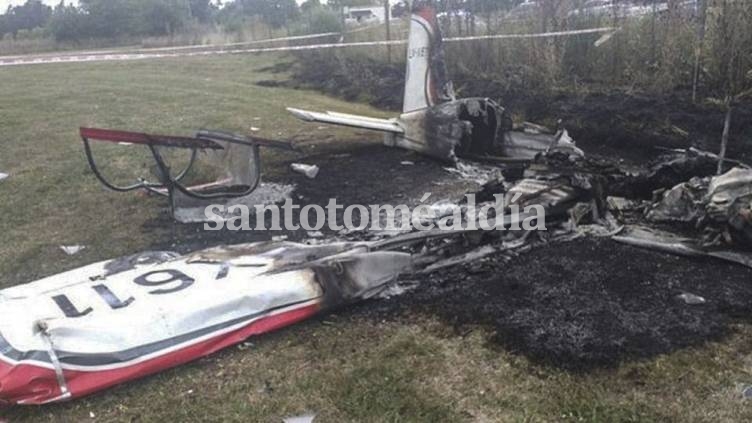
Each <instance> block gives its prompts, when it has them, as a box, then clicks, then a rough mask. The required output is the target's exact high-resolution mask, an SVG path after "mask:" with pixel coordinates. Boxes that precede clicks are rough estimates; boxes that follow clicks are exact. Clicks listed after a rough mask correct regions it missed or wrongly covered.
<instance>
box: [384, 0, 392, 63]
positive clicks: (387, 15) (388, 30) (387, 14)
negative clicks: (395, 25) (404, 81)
mask: <svg viewBox="0 0 752 423" xmlns="http://www.w3.org/2000/svg"><path fill="white" fill-rule="evenodd" d="M391 14H392V8H391V6H390V5H389V0H384V25H386V40H387V41H391V40H392V29H391V23H390V22H389V21H390V19H389V18H390V16H391ZM386 60H387V63H389V64H390V65H391V64H392V46H391V45H390V44H387V45H386Z"/></svg>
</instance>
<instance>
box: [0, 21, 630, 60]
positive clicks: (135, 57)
mask: <svg viewBox="0 0 752 423" xmlns="http://www.w3.org/2000/svg"><path fill="white" fill-rule="evenodd" d="M614 31H616V28H612V27H606V28H592V29H580V30H572V31H557V32H544V33H538V34H497V35H480V36H473V37H454V38H446V39H445V40H444V41H445V42H461V41H476V40H494V39H495V40H503V39H525V38H551V37H561V36H569V35H583V34H594V33H607V32H614ZM403 44H407V40H392V41H363V42H356V43H329V44H313V45H303V46H283V47H262V48H252V49H237V50H207V51H197V52H188V53H135V54H130V53H123V54H105V55H96V54H90V55H71V56H60V57H53V58H40V57H37V58H32V59H17V60H11V61H4V62H3V61H0V67H1V66H18V65H36V64H50V63H78V62H96V61H102V62H104V61H125V60H144V59H164V58H172V57H193V56H210V55H222V54H252V53H277V52H285V51H304V50H324V49H340V48H349V47H373V46H393V45H403ZM0 60H2V59H0Z"/></svg>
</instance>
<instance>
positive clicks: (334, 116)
mask: <svg viewBox="0 0 752 423" xmlns="http://www.w3.org/2000/svg"><path fill="white" fill-rule="evenodd" d="M287 111H288V112H290V113H292V114H293V116H295V117H296V118H298V119H302V120H304V121H307V122H321V123H330V124H332V125H341V126H349V127H352V128H363V129H371V130H374V131H381V132H390V133H393V134H403V133H404V132H405V130H404V129H403V128H402V127H401V126H400V125H399V124H398V123H397V122H396V121H395V120H393V119H377V118H371V117H366V116H358V115H349V114H346V113H335V112H325V113H319V112H309V111H307V110H300V109H294V108H292V107H288V108H287Z"/></svg>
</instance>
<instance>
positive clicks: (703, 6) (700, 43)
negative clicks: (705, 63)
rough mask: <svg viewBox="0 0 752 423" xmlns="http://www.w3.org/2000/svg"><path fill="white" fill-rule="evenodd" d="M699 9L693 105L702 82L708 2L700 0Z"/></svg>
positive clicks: (693, 79)
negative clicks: (701, 73) (701, 67)
mask: <svg viewBox="0 0 752 423" xmlns="http://www.w3.org/2000/svg"><path fill="white" fill-rule="evenodd" d="M697 7H698V8H699V9H700V10H699V12H700V16H699V17H698V18H699V19H698V21H699V22H698V23H697V39H696V40H695V42H696V43H697V45H696V46H695V68H694V74H693V75H692V103H696V102H697V85H698V84H699V82H700V64H701V63H702V50H703V47H704V44H705V25H706V22H707V17H708V6H707V0H699V1H698V3H697Z"/></svg>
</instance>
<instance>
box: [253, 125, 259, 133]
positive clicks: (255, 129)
mask: <svg viewBox="0 0 752 423" xmlns="http://www.w3.org/2000/svg"><path fill="white" fill-rule="evenodd" d="M260 130H261V128H257V127H255V126H251V132H258V131H260Z"/></svg>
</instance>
